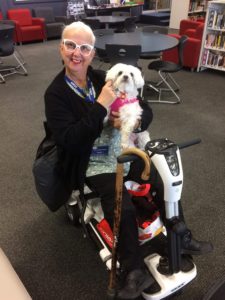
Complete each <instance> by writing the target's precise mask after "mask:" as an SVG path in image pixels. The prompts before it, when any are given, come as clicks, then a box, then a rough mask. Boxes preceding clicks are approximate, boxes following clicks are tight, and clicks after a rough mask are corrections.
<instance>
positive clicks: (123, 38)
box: [95, 30, 179, 54]
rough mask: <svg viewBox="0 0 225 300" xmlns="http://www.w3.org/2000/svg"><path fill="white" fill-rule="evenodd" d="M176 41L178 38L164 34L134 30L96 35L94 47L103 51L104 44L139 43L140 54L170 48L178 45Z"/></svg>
mask: <svg viewBox="0 0 225 300" xmlns="http://www.w3.org/2000/svg"><path fill="white" fill-rule="evenodd" d="M178 42H179V41H178V39H176V38H174V37H171V36H168V35H165V34H158V33H157V34H156V33H149V32H142V31H140V30H136V31H135V32H126V33H114V34H112V35H103V36H98V37H97V38H96V43H95V48H97V49H100V50H103V51H104V50H105V45H106V44H121V45H141V54H145V53H149V52H161V51H165V50H168V49H172V48H174V47H176V46H177V45H178Z"/></svg>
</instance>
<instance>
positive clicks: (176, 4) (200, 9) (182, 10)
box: [169, 0, 208, 29]
mask: <svg viewBox="0 0 225 300" xmlns="http://www.w3.org/2000/svg"><path fill="white" fill-rule="evenodd" d="M207 4H208V0H182V1H181V0H172V2H171V12H170V25H169V27H170V28H174V29H179V27H180V21H181V20H183V19H188V18H190V19H197V18H199V17H202V16H205V14H206V11H207Z"/></svg>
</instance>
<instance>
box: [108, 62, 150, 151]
mask: <svg viewBox="0 0 225 300" xmlns="http://www.w3.org/2000/svg"><path fill="white" fill-rule="evenodd" d="M108 80H112V81H113V87H114V89H115V92H116V94H117V96H118V98H117V99H116V100H115V101H114V102H113V104H112V105H111V107H110V111H116V112H117V111H118V112H119V113H120V120H121V130H120V133H121V147H122V149H124V148H130V147H138V148H140V149H144V147H145V145H146V143H147V142H148V141H149V140H150V136H149V133H148V132H147V131H143V132H139V133H134V132H133V131H134V128H135V125H136V124H137V122H138V120H140V119H141V115H142V111H143V110H142V108H141V107H140V105H139V100H138V99H137V95H138V89H139V88H142V87H143V86H144V79H143V77H142V75H141V71H140V70H139V69H138V68H136V67H134V66H132V65H126V64H122V63H118V64H116V65H114V66H113V67H112V68H111V69H109V70H108V71H107V74H106V81H108ZM109 113H110V112H109Z"/></svg>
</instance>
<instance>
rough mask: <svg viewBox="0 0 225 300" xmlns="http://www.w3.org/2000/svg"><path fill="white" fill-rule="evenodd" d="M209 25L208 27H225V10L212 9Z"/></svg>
mask: <svg viewBox="0 0 225 300" xmlns="http://www.w3.org/2000/svg"><path fill="white" fill-rule="evenodd" d="M207 26H208V28H216V29H225V11H223V12H221V11H218V10H210V11H209V16H208V23H207Z"/></svg>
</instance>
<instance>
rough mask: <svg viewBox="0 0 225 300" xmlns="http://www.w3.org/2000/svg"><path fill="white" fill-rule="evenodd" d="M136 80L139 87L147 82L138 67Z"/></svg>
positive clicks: (135, 74) (135, 75)
mask: <svg viewBox="0 0 225 300" xmlns="http://www.w3.org/2000/svg"><path fill="white" fill-rule="evenodd" d="M134 81H135V85H136V87H137V88H138V89H140V88H142V87H143V86H144V84H145V82H144V78H143V77H142V74H141V71H140V70H139V69H138V68H136V71H135V73H134Z"/></svg>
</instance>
